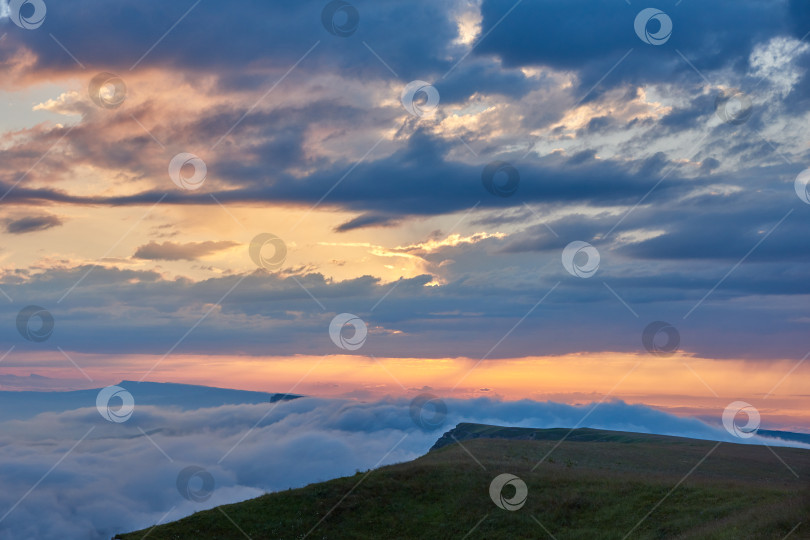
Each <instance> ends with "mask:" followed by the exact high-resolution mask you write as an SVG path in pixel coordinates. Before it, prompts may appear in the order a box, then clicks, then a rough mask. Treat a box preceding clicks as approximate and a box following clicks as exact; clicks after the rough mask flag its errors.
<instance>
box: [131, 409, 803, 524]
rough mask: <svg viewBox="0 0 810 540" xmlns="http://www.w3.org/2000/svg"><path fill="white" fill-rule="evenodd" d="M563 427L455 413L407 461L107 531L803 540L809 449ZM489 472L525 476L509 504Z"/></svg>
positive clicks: (510, 493)
mask: <svg viewBox="0 0 810 540" xmlns="http://www.w3.org/2000/svg"><path fill="white" fill-rule="evenodd" d="M568 433H569V432H568V430H564V429H552V430H523V429H520V428H498V427H494V426H479V425H474V424H461V425H459V426H458V427H457V428H456V429H455V430H452V431H451V432H450V433H448V434H445V435H444V436H443V437H442V438H441V439H440V440H439V441H438V442H437V445H436V446H435V447H434V449H432V450H431V451H430V452H429V453H428V454H427V455H425V456H422V457H420V458H418V459H416V460H414V461H411V462H408V463H401V464H397V465H391V466H387V467H382V468H380V469H376V470H373V471H370V472H368V473H358V474H356V475H355V476H352V477H345V478H338V479H335V480H331V481H329V482H323V483H320V484H313V485H310V486H307V487H304V488H301V489H295V490H289V491H285V492H279V493H272V494H268V495H264V496H262V497H259V498H257V499H253V500H250V501H245V502H242V503H238V504H232V505H226V506H222V507H220V508H216V509H213V510H209V511H204V512H198V513H196V514H194V515H192V516H189V517H187V518H185V519H182V520H180V521H177V522H174V523H169V524H166V525H160V526H157V527H155V528H153V529H151V530H148V529H147V530H144V531H138V532H134V533H130V534H124V535H120V536H118V537H117V538H121V539H125V540H130V539H140V538H143V537H144V535H145V534H147V533H148V538H150V539H154V540H162V539H185V538H195V539H197V540H201V539H226V538H244V537H249V538H251V539H253V540H261V539H271V538H272V539H276V538H279V539H281V538H284V539H287V538H289V539H293V538H318V539H322V538H368V539H372V538H374V539H376V538H431V539H435V538H464V537H465V535H467V536H466V538H487V539H493V538H494V539H499V538H503V539H516V538H551V537H552V536H551V535H553V537H554V538H557V539H558V540H564V539H574V538H606V539H610V538H615V539H622V538H625V537H627V538H695V539H697V538H701V539H702V538H710V539H739V538H774V539H782V538H785V537H786V535H788V534H790V538H810V497H809V496H808V484H807V479H808V478H810V451H808V450H803V449H796V448H774V449H773V451H774V452H776V453H777V454H778V457H777V456H775V455H774V453H773V452H772V451H771V450H770V449H768V448H766V447H762V446H750V445H739V444H729V443H722V444H720V445H719V446H716V445H717V444H718V443H716V442H712V441H699V440H693V439H684V438H678V437H665V436H658V435H644V434H636V433H620V432H611V431H601V430H593V429H578V430H574V431H573V432H571V433H570V435H569V436H568V437H567V438H565V436H566V434H568ZM482 434H483V435H482ZM453 438H456V439H458V440H461V441H462V442H461V443H460V444H459V443H457V442H455V441H453ZM564 438H565V440H563V439H564ZM715 446H716V448H715ZM543 458H545V459H544V460H543V461H542V462H541V463H540V464H539V465H537V464H538V462H539V461H540V460H541V459H543ZM780 460H782V461H784V463H782V462H781V461H780ZM535 465H537V466H536V467H535ZM301 466H302V467H305V466H306V463H302V464H301ZM791 469H792V471H793V472H791ZM690 471H691V474H690ZM794 472H795V475H794ZM501 473H511V474H514V475H516V476H518V477H519V478H520V479H522V480H523V481H524V482H525V483H526V485H527V488H528V498H527V500H526V503H525V506H523V507H522V508H520V509H519V510H516V511H507V510H502V509H500V508H498V507H497V506H496V505H495V504H494V503H493V501H492V499H491V498H490V494H489V487H490V483H491V482H492V480H493V478H495V477H496V476H498V475H499V474H501ZM796 475H798V478H797V477H796ZM510 489H511V488H509V487H507V488H505V489H504V492H503V494H504V495H505V496H506V497H511V495H512V493H514V491H512V492H510V491H509V490H510ZM240 529H241V531H240ZM628 533H629V536H628Z"/></svg>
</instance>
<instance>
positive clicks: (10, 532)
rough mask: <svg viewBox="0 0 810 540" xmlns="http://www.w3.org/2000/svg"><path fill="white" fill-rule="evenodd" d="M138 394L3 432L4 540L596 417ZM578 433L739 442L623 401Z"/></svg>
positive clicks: (99, 532) (151, 514)
mask: <svg viewBox="0 0 810 540" xmlns="http://www.w3.org/2000/svg"><path fill="white" fill-rule="evenodd" d="M135 396H136V398H135V399H136V408H135V412H134V414H133V415H132V416H131V417H130V418H129V420H127V421H126V422H124V423H111V422H107V421H105V420H104V419H103V418H102V417H101V416H100V415H99V413H98V412H97V410H96V408H95V407H93V406H91V407H88V408H83V409H77V410H71V411H65V412H62V413H44V414H40V415H38V416H36V417H35V418H33V419H29V420H26V421H17V420H9V421H6V422H3V426H2V427H3V429H2V432H3V435H2V437H1V438H0V439H2V440H0V445H2V447H3V449H4V451H3V458H2V460H1V461H0V478H1V479H2V482H3V485H4V489H3V493H2V495H0V512H2V513H3V514H6V515H5V517H4V518H3V520H2V528H0V538H3V539H4V540H23V539H28V538H41V539H43V540H49V539H57V538H85V539H99V540H101V539H104V540H106V539H107V538H110V537H111V536H112V535H113V534H114V533H116V532H125V531H128V530H134V529H137V528H142V527H148V526H150V525H152V524H154V523H156V522H159V521H166V520H175V519H179V518H180V517H182V516H185V515H188V514H190V513H192V512H195V511H198V510H201V509H204V508H210V507H213V506H215V505H220V504H225V503H231V502H235V501H240V500H244V499H247V498H251V497H255V496H258V495H260V494H262V493H264V492H267V491H278V490H283V489H287V488H290V487H299V486H303V485H306V484H309V483H312V482H319V481H323V480H327V479H330V478H335V477H338V476H345V475H351V474H354V473H355V472H356V471H357V470H361V471H365V470H367V469H369V468H373V467H375V466H377V465H378V464H380V465H385V464H389V463H395V462H401V461H407V460H411V459H414V458H416V457H418V456H419V455H422V454H423V453H424V452H426V451H427V450H428V449H429V448H430V447H431V446H432V445H433V443H434V442H435V440H436V439H437V438H438V437H439V436H440V435H441V434H442V433H443V432H444V431H446V430H447V429H449V428H450V427H452V426H454V425H455V424H456V423H458V422H481V423H489V424H505V425H515V426H525V427H541V428H544V427H574V426H576V425H578V424H579V423H580V421H581V420H582V418H583V417H584V416H585V414H586V413H587V412H588V410H590V409H591V407H593V404H589V405H584V406H579V407H576V406H569V405H561V404H556V403H552V402H545V403H539V402H533V401H528V400H523V401H517V402H500V401H492V400H488V399H484V398H481V399H476V400H448V401H447V408H448V413H447V417H446V419H445V422H444V424H443V425H442V426H441V427H440V428H439V429H437V430H436V431H425V430H423V429H421V428H420V427H418V426H417V425H416V424H415V423H414V421H413V419H412V416H411V411H410V409H409V401H408V400H406V399H404V398H403V399H394V400H391V399H389V400H383V401H379V402H370V403H358V402H353V401H342V400H325V399H316V398H301V399H296V400H293V401H288V402H279V403H276V404H267V403H264V404H246V405H226V406H222V407H216V408H208V409H193V410H182V409H180V408H174V407H155V406H138V405H137V391H135ZM428 416H431V414H428ZM581 425H582V426H584V427H593V428H600V429H614V430H626V431H636V432H644V433H659V434H666V435H680V436H688V437H696V438H704V439H715V440H726V441H734V439H733V437H731V436H730V435H728V434H727V433H726V432H725V431H724V430H722V428H714V427H710V426H708V425H706V424H703V423H702V422H700V421H698V420H693V419H683V418H677V417H675V416H671V415H668V414H665V413H662V412H659V411H655V410H653V409H650V408H647V407H644V406H631V405H626V404H624V403H622V402H618V401H617V402H609V403H604V404H602V405H601V406H599V407H598V408H596V409H595V410H594V411H593V412H592V413H591V414H590V415H589V416H588V418H587V420H585V421H584V422H582V423H581ZM82 437H84V438H83V439H82ZM79 440H81V441H82V442H80V443H78V444H76V443H77V441H79ZM753 441H754V442H755V441H756V439H754V440H753ZM71 449H72V450H71ZM57 462H58V463H59V464H58V465H57V466H56V467H55V468H54V469H53V472H52V473H50V474H48V475H45V473H46V471H48V470H49V469H50V468H51V467H52V466H53V465H54V464H55V463H57ZM188 466H199V467H202V468H204V469H205V470H206V471H207V472H208V473H210V474H211V475H212V477H213V478H214V482H215V489H214V490H213V492H211V493H210V498H208V499H207V500H205V501H203V502H193V501H191V500H187V499H185V498H183V497H182V496H181V494H180V493H179V492H178V489H177V486H176V482H177V478H178V475H179V473H180V471H181V470H183V469H185V468H186V467H188ZM786 474H788V473H787V472H786ZM43 475H45V476H44V480H42V482H41V483H40V484H39V485H38V486H37V487H36V488H35V489H34V490H32V491H31V492H30V494H28V495H27V496H25V497H23V495H24V494H26V492H27V491H28V489H29V488H30V487H31V486H33V485H35V484H36V483H37V482H38V481H39V480H40V479H41V478H43ZM192 489H193V490H198V489H200V486H199V485H197V484H194V485H193V486H192ZM15 505H16V506H15ZM12 508H13V510H11V509H12ZM9 510H10V511H9ZM41 516H48V519H47V520H44V519H41Z"/></svg>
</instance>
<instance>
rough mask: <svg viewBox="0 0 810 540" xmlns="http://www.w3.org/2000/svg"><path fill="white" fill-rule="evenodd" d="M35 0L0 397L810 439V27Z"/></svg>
mask: <svg viewBox="0 0 810 540" xmlns="http://www.w3.org/2000/svg"><path fill="white" fill-rule="evenodd" d="M18 4H20V2H12V5H10V6H9V5H4V6H3V8H2V10H0V36H1V37H0V66H2V70H3V77H2V82H0V97H1V98H2V99H0V112H1V113H2V114H0V128H1V129H0V157H1V158H2V159H0V227H1V228H2V242H1V243H0V291H2V298H0V315H1V316H2V320H4V321H6V323H5V324H3V325H0V344H2V351H0V354H1V355H2V364H0V368H1V369H2V373H3V375H6V376H8V377H7V378H6V379H3V380H2V384H3V388H4V389H24V388H27V389H32V388H43V387H44V388H47V389H58V388H63V389H68V388H91V387H96V388H97V387H99V386H100V385H106V384H113V383H115V382H118V381H120V380H123V379H128V380H149V381H158V382H160V381H172V382H186V383H194V384H205V385H212V386H222V387H232V388H243V389H250V390H264V391H272V392H286V391H293V390H294V391H296V392H299V393H307V394H309V395H318V396H322V397H341V398H347V397H349V398H354V399H372V398H375V399H376V398H381V397H383V396H386V395H391V396H400V395H408V396H413V395H415V394H416V393H418V392H419V391H421V390H422V389H425V388H427V389H430V390H431V391H433V392H436V393H437V394H440V395H443V396H445V397H447V398H450V397H453V398H472V397H479V396H490V397H493V398H495V399H506V400H510V399H521V398H529V399H538V400H544V399H553V400H555V401H558V402H562V403H569V404H576V403H585V402H589V401H592V400H596V401H598V400H600V399H609V398H613V397H615V398H620V399H624V400H626V401H627V402H629V403H644V404H647V405H651V406H654V407H658V408H660V409H662V410H668V411H670V412H674V413H677V414H682V415H691V416H699V417H706V418H714V419H715V420H717V421H719V418H720V414H721V413H722V411H723V408H724V407H725V406H726V405H727V404H728V403H730V402H732V401H734V400H737V399H743V400H745V401H747V402H750V403H752V404H754V405H755V406H756V407H758V408H759V409H760V411H761V412H762V413H763V424H764V425H765V424H767V425H769V426H771V427H781V428H790V429H794V430H799V431H809V430H810V418H809V417H808V413H807V412H806V411H807V410H808V409H809V408H808V406H807V405H808V403H809V400H808V393H807V386H806V384H805V382H806V381H807V380H808V379H807V377H808V375H810V363H808V364H804V363H803V360H804V358H806V355H807V354H808V351H810V339H808V337H807V336H808V332H807V330H808V326H809V325H810V313H808V310H807V307H806V306H807V298H808V293H810V288H808V284H807V280H806V273H807V271H808V269H810V260H808V255H807V254H808V253H810V250H808V248H810V240H808V236H807V234H806V230H807V227H808V225H810V204H808V203H810V198H808V192H807V189H806V184H807V182H806V179H807V177H806V176H803V175H802V174H801V173H802V171H804V170H805V169H806V168H807V166H808V138H807V137H808V127H807V126H808V125H810V124H808V121H807V120H808V113H807V104H808V99H810V78H808V76H807V74H806V73H807V67H808V64H809V63H810V54H809V52H810V45H808V43H807V41H806V39H805V38H806V37H807V32H808V31H810V9H808V8H807V6H806V5H805V4H804V3H802V2H799V1H786V2H785V1H781V2H759V1H756V2H755V1H734V2H731V1H730V0H729V1H726V0H723V1H718V2H713V3H712V4H711V5H709V6H707V5H702V4H699V3H696V2H680V1H678V2H664V1H662V2H658V3H657V5H656V6H654V9H652V8H651V9H652V11H650V10H649V9H647V8H649V6H645V5H641V4H638V3H637V2H635V1H632V2H631V1H628V2H612V1H611V2H608V1H605V2H598V3H594V2H585V1H584V0H583V1H570V2H565V3H555V2H548V1H540V0H536V1H525V2H513V1H512V0H482V1H453V2H443V3H435V2H417V3H407V4H404V3H401V2H359V1H356V2H353V3H351V4H349V3H345V2H343V3H342V2H328V3H327V2H322V1H318V2H310V1H301V2H295V3H282V2H258V1H256V2H248V1H239V2H235V3H234V2H229V3H227V4H225V3H220V4H215V3H211V2H208V1H206V0H201V1H198V2H193V1H188V2H185V1H184V2H162V3H158V2H134V1H130V0H122V1H120V2H115V3H110V2H102V1H100V0H77V1H75V2H71V3H70V4H69V5H68V4H65V3H58V2H52V1H51V2H39V1H36V2H34V1H33V0H32V1H31V2H28V3H26V4H23V5H22V6H19V5H18ZM30 306H33V308H30ZM342 314H349V315H350V316H349V317H348V318H340V316H341V315H342ZM335 321H338V323H339V322H340V321H345V322H346V324H344V325H340V324H337V326H336V327H335V326H334V325H335V324H336V323H335ZM352 321H353V323H352ZM332 327H334V328H337V332H338V334H339V335H337V336H336V335H335V332H334V331H333V330H332V331H330V328H332ZM355 331H357V332H359V333H357V334H355V333H354V332H355ZM30 374H35V375H39V376H42V377H43V378H33V379H32V378H30V377H29V375H30ZM20 377H22V379H20ZM46 378H47V379H46ZM21 381H22V382H21ZM55 381H56V382H55ZM60 381H61V382H60ZM754 402H756V403H754Z"/></svg>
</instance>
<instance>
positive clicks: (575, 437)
mask: <svg viewBox="0 0 810 540" xmlns="http://www.w3.org/2000/svg"><path fill="white" fill-rule="evenodd" d="M569 431H570V432H571V433H570V435H568V437H566V440H569V441H571V442H593V441H604V442H606V441H610V442H623V443H635V442H640V441H642V440H650V438H651V437H652V438H666V437H670V436H668V435H655V434H645V433H632V432H619V431H605V430H600V429H590V428H578V429H575V430H573V431H572V430H571V429H569V428H552V429H538V428H523V427H505V426H491V425H487V424H472V423H466V422H462V423H460V424H458V425H457V426H456V427H454V428H453V429H451V430H450V431H448V432H446V433H445V434H444V435H442V436H441V437H439V439H438V440H437V441H436V442H435V443H434V444H433V446H432V447H431V448H430V451H434V450H438V449H440V448H444V447H445V446H448V445H451V444H455V443H457V442H464V441H468V440H472V439H506V440H514V441H548V440H556V439H560V438H562V437H563V436H565V434H566V433H568V432H569ZM757 434H758V435H760V436H762V437H767V438H771V439H781V440H783V441H791V442H800V443H806V444H810V434H807V433H793V432H791V431H776V430H762V429H761V430H759V431H757ZM672 438H682V437H672Z"/></svg>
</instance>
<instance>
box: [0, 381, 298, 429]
mask: <svg viewBox="0 0 810 540" xmlns="http://www.w3.org/2000/svg"><path fill="white" fill-rule="evenodd" d="M117 386H120V387H121V388H124V389H125V390H127V391H128V392H129V393H131V394H132V396H133V397H134V398H135V405H136V407H137V406H138V405H152V406H156V407H174V408H178V409H181V410H193V409H202V408H209V407H221V406H223V405H240V404H259V403H274V402H276V401H279V400H289V399H296V398H299V397H303V396H301V395H298V394H280V393H269V392H255V391H250V390H233V389H229V388H216V387H211V386H198V385H192V384H178V383H156V382H138V381H121V382H120V383H118V384H117ZM99 390H100V388H96V389H90V390H71V391H68V392H53V391H0V422H3V421H6V420H26V419H28V418H32V417H34V416H36V415H38V414H41V413H44V412H55V413H59V412H65V411H70V410H75V409H81V408H84V407H95V406H96V396H97V395H98V392H99Z"/></svg>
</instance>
